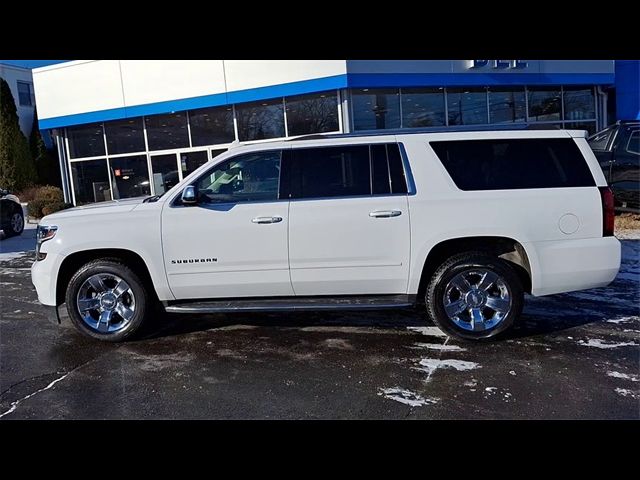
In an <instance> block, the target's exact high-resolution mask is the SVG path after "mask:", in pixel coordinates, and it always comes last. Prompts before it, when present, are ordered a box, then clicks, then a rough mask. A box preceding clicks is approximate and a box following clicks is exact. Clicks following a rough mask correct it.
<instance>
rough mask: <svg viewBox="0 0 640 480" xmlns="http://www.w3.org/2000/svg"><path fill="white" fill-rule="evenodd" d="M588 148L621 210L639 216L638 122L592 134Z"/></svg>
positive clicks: (639, 141)
mask: <svg viewBox="0 0 640 480" xmlns="http://www.w3.org/2000/svg"><path fill="white" fill-rule="evenodd" d="M588 142H589V146H591V149H592V150H593V153H595V155H596V158H597V159H598V162H599V163H600V166H601V167H602V171H603V172H604V175H605V177H606V179H607V182H608V183H609V185H610V186H611V189H612V190H613V193H614V195H615V206H616V209H617V210H620V211H632V212H637V213H640V121H638V120H633V121H621V122H618V123H616V124H615V125H611V126H610V127H607V128H605V129H604V130H602V131H600V132H598V133H596V134H594V135H592V136H591V137H589V139H588Z"/></svg>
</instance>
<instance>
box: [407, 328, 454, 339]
mask: <svg viewBox="0 0 640 480" xmlns="http://www.w3.org/2000/svg"><path fill="white" fill-rule="evenodd" d="M407 330H411V331H412V332H416V333H420V334H422V335H426V336H428V337H446V336H447V334H446V333H444V332H443V331H442V330H440V329H439V328H438V327H407Z"/></svg>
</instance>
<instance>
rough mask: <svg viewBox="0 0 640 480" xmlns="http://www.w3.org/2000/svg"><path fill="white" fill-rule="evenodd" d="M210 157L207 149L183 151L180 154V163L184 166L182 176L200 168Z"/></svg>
mask: <svg viewBox="0 0 640 480" xmlns="http://www.w3.org/2000/svg"><path fill="white" fill-rule="evenodd" d="M208 160H209V158H208V157H207V151H206V150H201V151H199V152H182V153H181V154H180V165H181V168H182V177H183V178H184V177H186V176H187V175H190V174H191V173H192V172H194V171H196V170H197V169H198V168H200V166H201V165H204V164H205V163H207V161H208Z"/></svg>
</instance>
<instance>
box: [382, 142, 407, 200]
mask: <svg viewBox="0 0 640 480" xmlns="http://www.w3.org/2000/svg"><path fill="white" fill-rule="evenodd" d="M387 155H388V158H389V170H390V176H391V191H392V192H393V193H407V180H406V179H405V176H404V169H403V168H402V157H401V156H400V148H399V147H398V145H397V144H395V143H394V144H389V145H387Z"/></svg>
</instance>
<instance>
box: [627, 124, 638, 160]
mask: <svg viewBox="0 0 640 480" xmlns="http://www.w3.org/2000/svg"><path fill="white" fill-rule="evenodd" d="M627 152H629V153H636V154H637V153H640V130H636V131H635V132H632V133H631V135H630V136H629V142H628V143H627Z"/></svg>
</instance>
